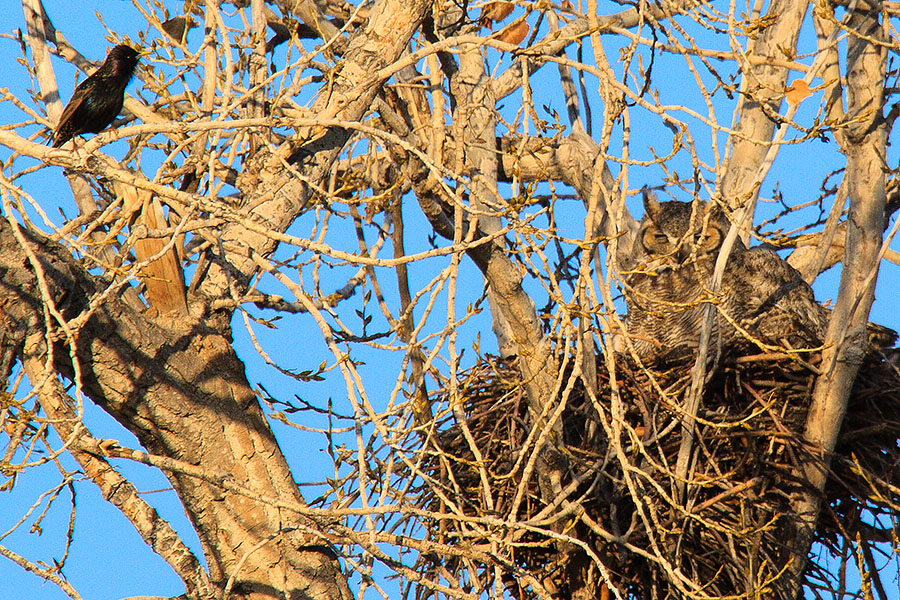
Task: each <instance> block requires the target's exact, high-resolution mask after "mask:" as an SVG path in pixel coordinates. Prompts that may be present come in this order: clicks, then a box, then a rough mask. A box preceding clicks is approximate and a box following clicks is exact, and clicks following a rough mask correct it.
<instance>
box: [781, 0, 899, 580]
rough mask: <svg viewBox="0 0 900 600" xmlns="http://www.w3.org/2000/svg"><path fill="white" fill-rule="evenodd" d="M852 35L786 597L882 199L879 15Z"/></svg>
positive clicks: (843, 400)
mask: <svg viewBox="0 0 900 600" xmlns="http://www.w3.org/2000/svg"><path fill="white" fill-rule="evenodd" d="M850 26H851V30H852V31H856V32H858V33H859V35H853V36H851V37H850V38H849V40H848V43H847V83H846V86H847V88H846V92H847V115H848V129H847V132H846V135H845V136H843V137H844V139H845V143H844V144H843V150H844V153H845V154H846V156H847V168H846V172H845V179H846V183H847V186H848V188H847V189H848V194H849V197H850V214H849V217H848V219H847V227H846V241H845V242H844V248H845V249H846V250H845V253H844V260H843V269H842V270H841V282H840V288H839V289H838V297H837V302H836V303H835V307H834V312H833V314H832V316H831V321H830V322H829V326H828V332H827V334H826V339H825V350H824V351H823V352H822V362H821V365H822V367H821V368H822V374H821V375H820V376H819V378H818V379H817V381H816V386H815V390H814V392H813V398H812V405H811V406H810V410H809V416H808V417H807V421H806V428H805V432H804V440H805V441H806V442H807V444H808V445H809V447H810V449H811V451H812V453H813V455H814V456H815V457H816V458H817V459H818V460H816V461H812V462H811V463H810V464H809V465H808V467H807V468H806V469H805V472H804V473H803V474H801V475H802V476H803V477H805V479H806V482H807V484H808V486H809V489H808V490H807V491H806V492H805V493H803V494H800V495H798V497H797V498H796V499H795V500H794V507H795V513H796V514H797V515H798V516H799V517H800V518H801V524H800V527H799V532H798V537H797V546H796V548H797V558H798V560H797V561H796V562H795V564H794V565H793V568H792V574H793V578H792V579H791V580H790V582H789V583H788V585H790V586H793V589H789V591H788V592H787V593H786V594H785V596H786V597H793V596H795V595H797V594H798V593H799V591H800V583H801V577H802V575H803V572H804V570H805V568H806V564H807V560H806V555H807V552H808V551H809V544H810V540H811V539H812V535H813V532H814V530H815V526H816V521H817V519H818V517H819V511H820V509H821V506H820V503H821V491H822V490H823V488H824V486H825V483H826V481H827V480H828V475H829V464H830V462H831V454H832V452H833V451H834V448H835V445H836V444H837V440H838V435H839V433H840V430H841V425H842V424H843V422H844V416H845V414H846V411H847V400H848V398H849V396H850V391H851V387H852V385H853V382H854V380H855V379H856V375H857V372H858V371H859V367H860V365H861V364H862V361H863V358H864V357H865V354H866V348H867V345H868V340H867V335H866V323H867V322H868V318H869V309H870V308H871V306H872V302H873V300H874V299H875V281H876V278H877V275H878V266H879V258H880V257H879V251H880V249H881V238H882V234H883V231H884V218H885V216H884V211H885V205H886V194H885V175H884V173H885V168H886V165H885V164H884V157H885V156H886V154H885V151H886V142H887V132H886V129H885V124H884V119H883V117H882V107H883V105H884V87H883V78H882V74H883V73H884V68H885V60H886V51H885V50H884V49H883V48H882V47H880V46H878V45H877V44H876V43H875V42H877V41H878V40H879V39H880V36H881V24H880V22H879V15H878V13H876V12H874V11H871V10H869V9H868V7H859V8H857V9H856V11H854V14H853V15H852V18H851V20H850Z"/></svg>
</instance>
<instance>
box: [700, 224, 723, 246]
mask: <svg viewBox="0 0 900 600" xmlns="http://www.w3.org/2000/svg"><path fill="white" fill-rule="evenodd" d="M721 241H722V233H721V232H720V231H719V230H718V229H716V228H714V227H710V228H709V229H708V230H707V231H706V235H701V234H700V233H699V232H698V233H697V235H696V236H695V243H696V244H697V246H699V247H700V248H702V249H704V250H713V249H715V248H718V246H719V243H721Z"/></svg>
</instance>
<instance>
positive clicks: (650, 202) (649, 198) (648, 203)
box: [641, 186, 660, 221]
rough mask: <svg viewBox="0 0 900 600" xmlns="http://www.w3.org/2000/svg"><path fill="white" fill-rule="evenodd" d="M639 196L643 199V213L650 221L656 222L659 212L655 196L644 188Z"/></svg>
mask: <svg viewBox="0 0 900 600" xmlns="http://www.w3.org/2000/svg"><path fill="white" fill-rule="evenodd" d="M641 194H642V195H643V197H644V212H645V213H646V215H647V216H648V217H649V218H650V220H651V221H656V218H657V217H658V216H659V211H660V206H659V200H657V198H656V194H654V193H653V192H651V191H650V190H649V189H647V187H646V186H645V187H644V188H642V189H641Z"/></svg>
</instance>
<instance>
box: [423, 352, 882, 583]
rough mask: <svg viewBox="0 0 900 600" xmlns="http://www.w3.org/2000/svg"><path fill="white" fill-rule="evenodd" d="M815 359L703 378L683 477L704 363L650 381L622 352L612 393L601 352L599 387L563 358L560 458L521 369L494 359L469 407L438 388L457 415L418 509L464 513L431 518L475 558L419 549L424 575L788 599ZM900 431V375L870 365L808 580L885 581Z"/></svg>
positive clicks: (474, 383) (438, 444) (736, 365)
mask: <svg viewBox="0 0 900 600" xmlns="http://www.w3.org/2000/svg"><path fill="white" fill-rule="evenodd" d="M817 360H818V359H817V358H815V357H813V358H812V359H811V360H810V362H802V361H797V360H793V359H790V358H786V357H784V356H778V355H759V356H745V357H742V358H739V359H731V360H726V361H724V362H723V364H722V365H720V366H719V367H718V368H717V369H716V370H715V372H714V374H713V375H712V377H711V378H710V380H709V381H708V383H707V385H706V389H705V392H704V396H703V398H702V403H701V407H700V409H699V411H698V414H697V416H698V421H697V429H696V435H695V436H694V441H693V443H692V444H690V446H689V448H690V454H689V457H690V461H689V462H688V461H683V462H687V467H688V468H687V472H686V477H684V478H680V477H679V476H678V474H679V469H678V467H677V463H678V456H679V450H680V448H681V446H682V436H683V435H685V429H684V427H683V420H684V419H683V411H682V409H681V407H682V406H683V405H684V402H685V399H686V397H687V394H688V390H689V389H690V385H691V375H690V371H691V367H692V366H693V361H692V360H684V361H681V362H678V363H676V364H671V365H669V368H667V369H666V370H665V371H662V372H653V373H651V372H649V371H647V370H646V369H640V368H638V367H637V366H636V365H634V364H633V363H631V362H630V361H628V360H626V359H624V358H619V359H618V362H617V364H616V365H615V369H614V370H615V383H612V382H611V381H610V377H609V368H608V367H607V365H606V363H605V362H604V360H603V359H602V358H601V359H599V360H598V361H597V369H596V371H597V372H596V379H597V383H596V389H597V392H596V394H593V395H590V394H587V393H586V392H585V387H584V383H583V381H584V378H583V377H577V378H576V377H574V376H573V375H572V371H573V368H572V360H571V358H570V359H569V360H566V357H560V362H561V363H562V364H563V367H561V368H560V376H559V383H560V385H559V389H560V390H561V391H560V393H559V396H558V397H557V398H556V399H555V401H554V403H553V404H552V405H551V406H550V407H549V408H550V410H553V409H554V408H556V407H558V406H560V404H561V403H564V408H563V410H562V416H561V422H562V439H561V440H560V439H556V440H554V439H553V438H552V437H551V438H547V446H545V447H544V448H547V447H549V448H551V450H550V451H548V450H546V449H544V450H541V449H536V448H537V444H536V440H537V438H539V437H540V434H541V433H542V432H541V431H540V430H536V429H533V426H532V422H533V419H531V418H530V417H529V411H528V406H527V402H526V397H525V392H524V389H523V385H522V381H521V377H520V375H519V371H518V369H517V368H516V365H515V363H514V362H504V361H501V360H498V359H496V358H491V357H484V358H481V359H480V360H479V363H478V364H477V365H476V366H475V367H473V368H472V369H470V370H469V371H467V372H465V373H464V374H463V375H462V376H461V378H460V379H459V381H458V391H457V394H456V400H455V401H454V399H453V398H450V394H449V392H448V391H444V392H442V393H441V394H440V395H441V396H442V399H443V400H444V402H445V403H446V404H445V406H449V407H451V408H450V409H448V410H447V411H445V412H444V413H443V415H442V416H439V417H438V418H437V419H436V420H435V423H434V424H433V425H434V427H433V428H432V432H433V434H432V435H430V436H427V437H424V438H422V439H423V440H424V441H422V442H421V444H422V448H421V449H422V451H423V452H425V456H426V459H425V468H424V469H423V471H424V472H425V473H426V474H427V477H426V479H427V480H429V481H428V482H427V485H423V486H422V488H421V493H422V494H423V497H421V498H419V502H418V504H419V506H427V507H428V508H429V509H430V510H431V511H433V512H434V513H437V514H441V515H449V516H450V518H436V519H424V521H423V523H424V525H425V527H426V528H427V529H428V534H429V535H430V536H432V537H431V539H434V540H440V541H442V542H443V543H445V544H448V545H452V546H453V547H454V548H459V547H465V548H471V549H472V551H473V552H472V554H471V556H470V557H466V556H465V553H462V554H463V556H462V557H460V554H459V553H457V554H454V555H453V556H449V555H447V556H444V555H442V556H422V558H421V559H420V563H419V568H420V572H421V573H422V574H423V576H429V577H432V578H434V577H435V576H436V575H437V574H438V573H439V574H440V577H442V578H445V579H451V580H452V579H453V578H457V581H461V582H464V583H463V584H462V585H463V587H464V588H465V589H467V590H471V591H473V592H481V591H484V590H489V589H492V588H493V589H496V586H497V585H498V578H499V580H500V583H502V586H503V587H504V589H505V590H506V592H507V593H509V594H511V595H512V596H514V597H517V598H532V597H537V596H539V595H543V594H547V593H549V594H551V595H552V596H554V597H558V598H581V597H596V598H606V597H612V594H611V590H613V588H614V589H615V590H616V591H617V592H618V593H619V594H620V595H621V596H623V597H632V598H640V599H651V598H688V597H697V598H704V597H712V598H716V597H725V596H731V597H736V596H737V597H742V596H743V597H755V596H754V595H755V594H761V595H762V596H763V597H767V598H783V597H785V595H784V594H785V593H784V592H782V591H781V586H785V582H786V580H787V578H788V577H789V575H788V574H789V572H790V569H791V565H792V561H793V560H796V553H797V552H798V549H797V547H796V545H797V544H796V541H797V540H796V531H797V517H796V516H795V515H793V514H792V508H791V506H792V499H796V497H797V495H798V494H800V493H802V492H803V491H805V490H806V489H808V486H807V485H806V484H805V481H804V479H805V478H804V475H803V473H804V468H807V467H809V466H810V465H814V464H820V465H821V461H819V459H818V458H817V457H816V456H813V455H812V454H811V453H810V452H809V451H808V449H807V448H806V447H805V446H804V444H803V443H802V436H801V434H802V431H803V428H804V424H805V422H806V417H807V412H808V408H809V405H810V399H811V395H812V390H813V386H814V384H815V378H816V373H817V370H818V365H817V364H816V361H817ZM614 390H615V391H614ZM591 396H593V399H592V397H591ZM557 437H558V436H557ZM898 438H900V376H898V371H897V369H896V367H894V366H893V365H892V364H891V360H888V359H886V358H885V356H883V355H881V354H879V355H878V356H875V355H870V356H869V357H868V358H867V359H866V362H865V364H864V366H863V367H862V369H861V371H860V374H859V376H858V378H857V381H856V384H855V386H854V388H853V392H852V395H851V399H850V404H849V406H848V411H847V416H846V418H845V420H844V423H843V432H842V434H841V436H840V441H839V445H838V447H837V449H836V452H835V455H834V457H833V459H832V461H831V465H830V475H829V480H828V484H827V486H826V490H825V498H824V499H823V503H822V507H823V508H822V511H821V513H820V517H819V519H818V522H817V526H816V530H815V541H816V542H818V543H819V545H814V550H813V552H811V553H810V561H809V563H808V566H807V568H806V570H805V572H804V574H803V576H804V586H805V587H806V588H808V589H810V590H814V591H816V592H817V593H819V594H823V595H824V594H825V593H827V594H828V595H831V593H832V592H833V591H834V590H835V589H836V588H839V587H841V586H842V585H843V584H842V581H843V580H842V579H840V578H838V576H837V575H835V573H836V572H838V571H840V569H839V568H836V565H844V566H846V565H847V564H848V563H849V564H851V565H853V564H854V563H856V564H857V566H858V568H859V569H860V571H861V572H862V571H866V570H867V571H869V572H870V574H871V575H872V576H873V577H874V578H875V579H874V580H873V581H871V582H870V583H873V584H874V585H875V586H876V588H878V587H881V582H880V580H878V579H877V578H878V574H877V571H878V570H879V569H881V568H882V567H883V566H884V556H885V555H884V554H879V553H881V552H883V551H884V549H885V545H886V544H885V542H886V543H887V544H891V542H892V541H893V547H894V548H900V544H898V543H897V541H896V540H897V536H896V534H895V533H894V529H893V526H892V523H893V519H894V518H895V517H896V514H897V512H896V510H895V509H896V508H897V507H898V506H900V497H898V496H900V487H898V486H900V449H898V444H897V441H898ZM682 452H684V451H682ZM548 456H549V457H551V458H548ZM817 461H818V462H817ZM548 467H549V470H551V471H553V470H556V472H557V473H561V481H559V485H557V486H556V487H555V488H554V487H553V486H552V485H551V484H549V483H547V482H546V481H542V480H541V475H539V474H540V473H541V472H542V470H544V471H546V470H547V469H548ZM550 489H554V490H556V491H558V490H560V489H563V490H565V493H564V494H562V495H561V496H560V495H557V496H555V497H554V495H553V493H548V490H550ZM550 499H552V501H551V500H550ZM459 517H463V518H459ZM476 551H477V552H476ZM890 552H891V549H890V547H888V548H887V555H888V557H889V554H890ZM485 556H492V557H496V560H485V559H484V558H483V557H485ZM876 556H881V560H880V562H879V561H877V560H876V558H875V557H876ZM479 557H481V558H479ZM835 561H836V562H835ZM839 579H840V580H839ZM887 585H888V586H890V585H891V582H890V581H888V582H887ZM786 587H787V586H786ZM539 592H540V593H539ZM791 600H794V599H791Z"/></svg>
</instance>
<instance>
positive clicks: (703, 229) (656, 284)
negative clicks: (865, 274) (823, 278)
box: [624, 194, 828, 360]
mask: <svg viewBox="0 0 900 600" xmlns="http://www.w3.org/2000/svg"><path fill="white" fill-rule="evenodd" d="M644 209H645V215H644V218H643V219H642V220H641V223H640V227H639V229H638V234H637V237H636V239H635V242H634V256H633V264H634V265H635V266H634V269H633V270H631V271H629V272H628V273H626V274H625V277H624V279H625V284H626V285H625V301H626V303H627V305H628V317H627V328H628V334H629V337H630V338H631V340H632V342H633V343H634V347H635V350H636V351H637V353H638V355H639V356H640V357H641V358H642V359H644V360H654V359H657V358H660V357H664V356H666V355H671V354H672V353H675V354H678V353H683V352H686V351H690V350H692V349H694V348H696V347H697V346H698V344H699V340H700V329H701V324H702V319H703V315H704V312H705V311H704V306H707V305H709V304H712V305H713V306H714V310H715V320H714V327H713V332H712V336H711V338H710V343H711V347H712V348H715V347H716V345H720V346H721V347H722V348H723V349H724V350H728V349H730V348H732V347H734V346H736V345H740V344H751V345H752V344H754V342H756V343H757V344H758V343H760V342H761V343H762V344H765V345H768V346H779V347H783V348H792V349H800V348H815V347H818V346H820V345H821V344H822V341H823V339H824V337H825V330H826V327H827V324H828V314H827V311H826V310H825V309H824V308H823V307H822V306H820V305H819V304H818V303H817V302H816V299H815V296H814V295H813V291H812V288H810V287H809V285H808V284H807V283H806V282H805V281H803V278H802V277H801V276H800V273H799V272H798V271H797V270H796V269H794V268H793V267H792V266H791V265H789V264H788V263H787V262H786V261H785V260H783V259H782V258H781V257H780V256H778V254H776V253H775V252H774V251H772V250H770V249H769V248H766V247H761V246H758V247H754V248H747V247H745V246H744V245H743V244H742V243H741V242H740V240H738V241H737V242H736V243H735V245H734V247H733V249H732V252H731V254H730V256H729V259H728V262H727V263H726V266H725V272H724V275H723V279H722V288H721V291H720V293H719V294H713V293H712V291H711V290H710V287H711V282H712V278H713V271H714V269H715V264H716V258H717V256H718V254H719V249H720V248H721V246H722V242H723V241H724V239H725V236H726V235H727V233H728V229H729V227H730V225H729V222H728V220H727V219H726V218H725V216H724V215H723V214H722V213H721V211H720V210H718V209H717V208H715V207H714V205H710V204H708V203H706V202H702V201H697V202H695V203H687V202H658V201H657V200H656V199H655V198H653V197H652V196H650V195H647V194H645V196H644ZM735 325H737V327H735ZM740 329H742V330H743V332H741V331H739V330H740Z"/></svg>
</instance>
